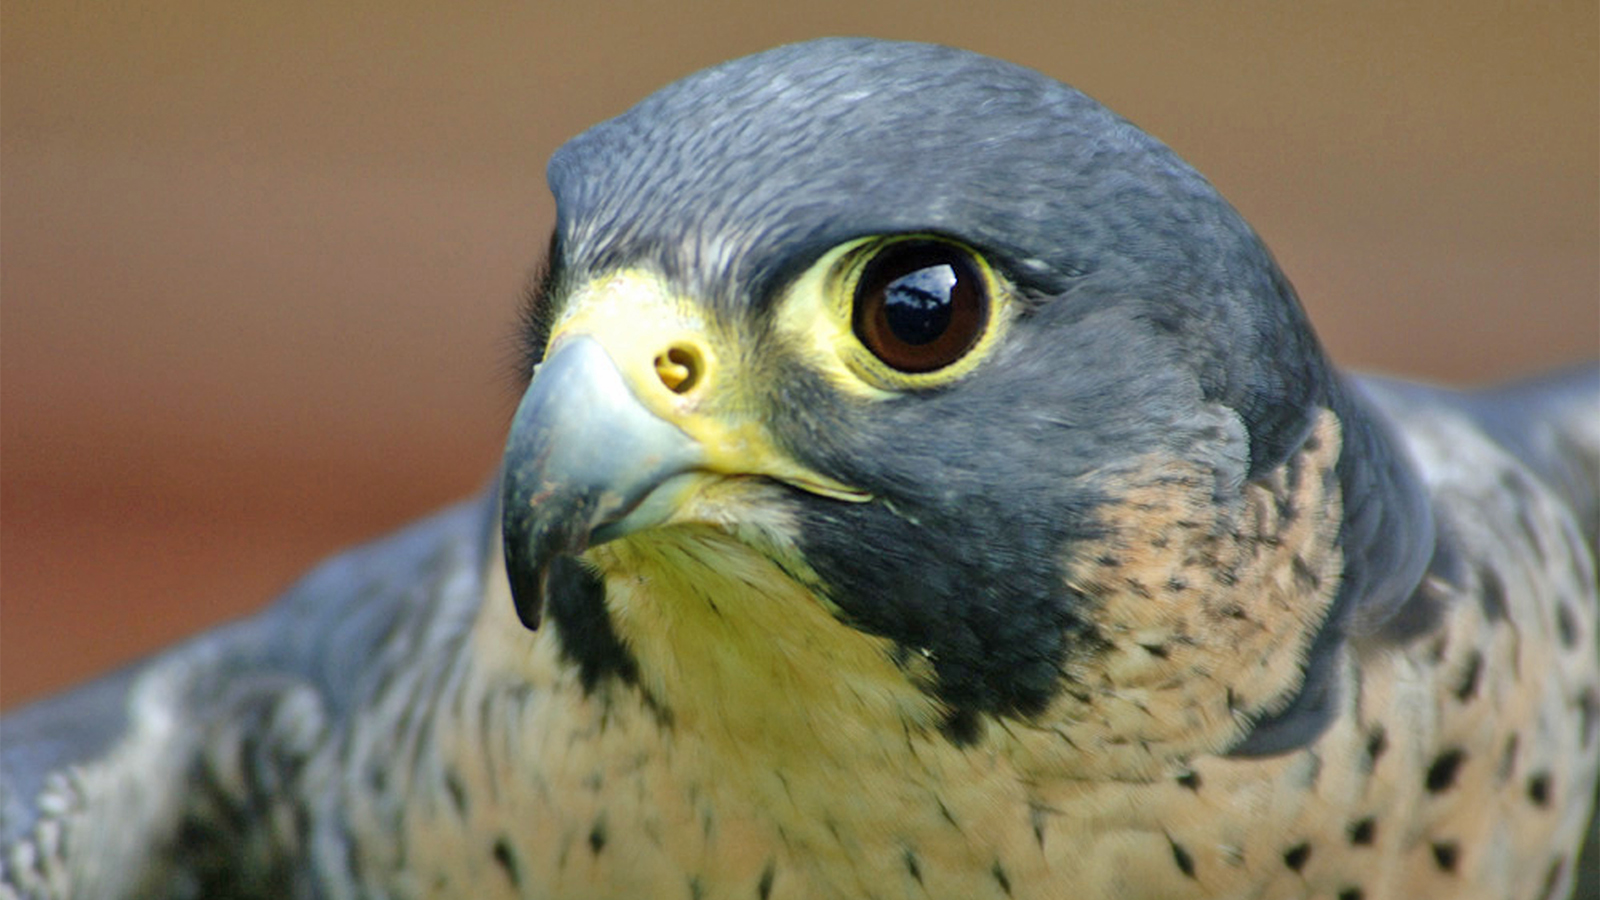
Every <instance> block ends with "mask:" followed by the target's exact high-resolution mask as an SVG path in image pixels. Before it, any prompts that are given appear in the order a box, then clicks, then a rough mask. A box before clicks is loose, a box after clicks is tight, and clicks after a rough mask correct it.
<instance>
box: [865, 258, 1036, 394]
mask: <svg viewBox="0 0 1600 900" xmlns="http://www.w3.org/2000/svg"><path fill="white" fill-rule="evenodd" d="M836 271H838V273H839V275H838V278H837V280H836V281H835V291H836V297H837V301H836V302H837V303H838V305H839V307H841V314H843V315H844V316H846V317H847V320H848V323H849V329H850V334H851V335H852V336H853V338H854V340H853V341H852V342H850V345H849V346H848V347H847V348H846V351H847V352H845V353H844V354H843V356H844V358H845V362H846V363H847V364H848V365H849V366H850V367H851V368H852V369H853V370H855V371H856V373H857V374H858V375H859V376H861V377H862V378H864V379H865V380H867V381H868V382H870V383H872V384H874V385H875V386H877V387H880V388H885V389H889V390H914V389H918V388H926V387H934V386H937V385H940V384H944V383H947V382H949V381H951V380H953V379H955V378H957V377H959V376H961V375H963V374H965V373H966V372H967V371H969V370H970V369H971V368H972V367H973V366H974V365H976V364H977V362H978V361H979V360H980V359H981V358H982V357H983V355H984V351H986V350H987V349H988V348H989V346H990V345H991V344H992V343H993V339H994V337H995V334H996V332H997V331H998V329H997V327H996V326H997V325H999V324H1002V320H1003V319H1004V316H1003V312H1004V307H1005V304H1004V303H1003V301H1004V298H1005V294H1004V292H1003V291H1002V290H1001V288H1000V284H999V281H998V279H997V278H996V277H995V275H994V272H993V271H992V270H991V269H990V268H989V266H988V264H987V263H986V262H985V261H984V260H983V258H982V257H981V256H979V255H978V254H977V253H975V252H973V251H972V250H970V249H968V248H967V247H965V246H963V245H961V244H959V243H956V242H955V241H951V240H949V239H946V238H942V237H937V236H933V235H899V236H895V237H892V238H884V239H878V240H870V241H866V242H864V243H862V244H859V245H857V246H855V247H853V248H852V249H851V251H850V252H848V253H846V254H844V255H843V257H842V258H841V259H840V262H839V267H838V269H837V270H836ZM846 304H848V305H846Z"/></svg>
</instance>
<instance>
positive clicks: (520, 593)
mask: <svg viewBox="0 0 1600 900" xmlns="http://www.w3.org/2000/svg"><path fill="white" fill-rule="evenodd" d="M545 571H546V570H545V568H544V567H543V566H540V567H538V568H536V569H535V568H529V567H527V566H507V567H506V577H507V579H508V580H509V581H510V582H511V602H512V604H513V605H514V606H515V607H516V609H517V618H518V619H520V620H521V621H522V625H523V627H524V628H527V629H528V630H529V631H538V630H539V621H540V619H541V618H542V617H543V614H544V594H545Z"/></svg>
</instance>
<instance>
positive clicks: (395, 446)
mask: <svg viewBox="0 0 1600 900" xmlns="http://www.w3.org/2000/svg"><path fill="white" fill-rule="evenodd" d="M578 6H579V4H566V5H564V6H563V5H561V4H540V5H536V4H532V3H527V4H517V5H514V4H510V3H503V2H496V3H485V2H469V3H466V4H459V5H451V4H437V3H414V2H396V0H387V2H381V3H378V2H359V0H358V2H345V3H333V4H325V3H319V2H310V0H278V2H272V3H253V2H252V3H222V4H218V3H210V2H198V0H162V2H155V0H134V2H120V3H112V2H109V0H89V2H83V3H74V4H50V3H32V4H23V3H19V2H16V0H11V2H9V3H7V4H6V7H5V10H4V26H3V31H0V91H3V96H0V512H3V515H0V609H3V618H0V704H4V705H11V704H14V703H17V702H20V701H23V700H26V699H28V698H30V697H33V696H36V695H38V694H39V693H40V692H42V691H45V690H48V689H51V688H54V687H59V686H61V685H62V684H64V683H67V682H70V681H72V680H76V679H80V678H83V677H85V676H87V675H89V674H91V673H93V672H96V671H100V670H103V669H104V668H106V667H108V666H111V665H114V664H117V663H120V662H123V661H126V660H129V659H131V658H133V657H135V656H137V655H139V654H142V653H145V652H148V651H149V650H151V649H153V648H155V647H158V646H160V645H162V644H164V643H167V642H170V641H172V640H174V639H176V638H178V637H180V636H182V635H184V634H187V633H189V632H192V631H194V630H196V629H198V628H201V627H203V626H205V625H207V624H210V623H214V622H217V621H219V620H223V619H226V618H230V617H233V616H237V615H240V614H243V613H246V612H248V611H250V610H253V609H256V608H258V607H259V606H261V605H262V604H263V603H264V602H266V600H267V599H268V598H269V597H271V596H272V595H273V594H274V593H275V592H277V591H278V590H279V589H281V588H282V587H283V586H285V585H286V584H287V583H288V582H289V581H290V580H291V579H292V578H293V577H294V576H295V575H296V574H297V573H299V572H300V571H302V570H303V569H304V568H305V567H306V566H307V565H309V564H311V563H312V562H314V561H315V560H316V559H317V558H319V557H321V556H323V555H325V554H326V553H327V552H329V551H332V550H334V549H336V548H338V547H340V546H342V545H345V544H347V543H350V542H352V541H356V540H360V539H363V538H366V537H370V536H372V535H375V534H377V533H379V532H381V531H383V530H385V529H388V528H390V527H392V526H395V525H397V524H399V523H401V522H403V521H405V520H407V519H410V518H413V517H415V516H417V515H419V514H421V513H424V512H426V511H427V510H429V509H432V508H434V507H436V506H438V505H440V504H442V503H445V502H447V501H449V500H450V499H452V498H455V497H458V496H461V495H463V494H465V493H467V492H469V491H472V490H474V489H476V488H477V487H478V486H479V485H481V484H482V483H483V482H484V479H485V478H486V476H487V475H488V473H489V472H490V471H491V469H492V466H493V465H494V461H495V457H496V454H497V451H498V446H499V442H500V436H501V429H502V427H503V425H504V423H505V422H506V421H507V419H508V417H509V414H510V411H511V410H512V409H513V407H514V403H515V397H514V396H513V395H512V392H511V387H510V379H509V377H508V375H507V368H508V367H507V361H508V356H509V346H510V344H509V335H510V326H511V323H512V321H513V318H514V309H515V307H516V304H517V298H518V293H519V289H520V285H521V282H522V279H523V277H524V273H525V272H526V270H527V269H528V268H529V266H530V265H531V264H532V263H533V262H534V261H535V259H536V257H537V256H538V254H539V252H540V250H541V248H542V246H543V242H544V240H545V236H546V230H547V228H548V226H549V223H550V221H551V215H552V210H551V203H550V199H549V197H548V195H547V194H546V192H545V190H544V183H543V166H544V161H545V159H546V157H547V156H548V155H549V153H550V152H551V151H552V150H553V149H554V148H555V147H556V146H557V145H558V144H560V143H561V142H562V141H563V140H564V139H565V138H567V137H569V136H571V135H572V134H574V133H576V132H577V131H579V130H581V129H582V128H583V127H585V126H586V125H589V124H591V123H593V122H595V121H598V120H599V119H602V118H604V117H607V116H610V115H612V114H615V113H617V112H620V111H621V110H622V109H624V108H625V107H626V106H628V105H629V104H630V103H632V102H633V101H634V100H636V99H638V98H639V97H641V96H643V95H644V94H645V93H647V92H648V91H650V90H651V89H653V88H655V87H657V86H660V85H662V84H664V83H666V82H667V81H670V80H672V79H673V78H675V77H677V76H680V75H683V74H685V73H688V72H690V71H692V70H695V69H698V68H700V67H702V66H705V65H708V64H711V63H715V62H718V61H721V60H723V59H727V58H730V57H733V56H736V55H741V54H744V53H747V52H752V51H755V50H759V49H762V48H765V47H768V46H770V45H773V44H777V43H782V42H787V41H792V40H798V39H803V38H807V37H813V36H819V35H824V34H834V33H860V34H873V35H881V36H888V37H905V38H918V39H924V40H932V41H939V42H944V43H954V44H959V45H964V46H967V47H970V48H972V49H976V50H980V51H983V52H987V53H990V54H994V55H998V56H1003V57H1006V58H1009V59H1012V60H1015V61H1018V62H1022V63H1025V64H1027V65H1031V66H1034V67H1036V68H1039V69H1042V70H1043V71H1045V72H1048V73H1050V74H1052V75H1054V76H1056V77H1059V78H1061V79H1063V80H1065V81H1068V82H1070V83H1073V84H1075V85H1077V86H1078V87H1081V88H1083V89H1084V90H1086V91H1088V92H1089V93H1090V94H1092V95H1094V96H1096V97H1098V98H1099V99H1101V100H1102V101H1104V102H1106V103H1108V104H1109V105H1111V106H1112V107H1113V108H1115V109H1117V110H1118V111H1120V112H1122V113H1123V114H1124V115H1126V116H1128V117H1130V118H1132V119H1133V120H1134V121H1135V122H1138V123H1139V124H1141V125H1143V126H1144V127H1145V128H1146V129H1148V130H1150V131H1151V132H1153V133H1154V134H1156V135H1157V136H1159V137H1161V138H1163V139H1164V140H1166V141H1167V142H1168V143H1170V144H1172V145H1173V146H1175V147H1176V148H1177V149H1178V151H1179V152H1180V153H1182V154H1183V155H1184V156H1186V157H1187V158H1188V159H1189V160H1190V161H1192V162H1193V163H1195V164H1196V165H1197V166H1198V167H1199V168H1200V169H1201V170H1202V171H1204V172H1206V173H1207V174H1208V175H1209V176H1210V177H1211V178H1212V180H1213V181H1215V182H1216V183H1217V185H1218V186H1219V187H1220V188H1221V189H1222V191H1223V193H1224V194H1226V195H1227V196H1228V197H1229V198H1230V199H1232V200H1233V202H1234V203H1235V204H1236V205H1237V206H1239V207H1240V208H1241V209H1242V210H1243V211H1244V213H1245V215H1246V216H1247V217H1248V218H1249V219H1250V220H1251V221H1253V222H1254V223H1255V224H1256V226H1257V228H1258V229H1260V231H1261V232H1262V233H1263V234H1264V235H1265V236H1266V237H1267V239H1268V241H1269V243H1271V245H1272V246H1273V248H1274V249H1275V251H1276V252H1277V254H1278V256H1279V258H1280V259H1281V260H1282V262H1283V263H1284V266H1285V267H1286V269H1287V270H1288V271H1289V274H1290V276H1291V277H1292V278H1293V279H1294V280H1295V282H1296V283H1297V285H1298V286H1299V288H1300V291H1301V293H1302V296H1303V297H1304V299H1305V301H1306V304H1307V305H1308V306H1309V307H1310V310H1311V315H1312V318H1313V319H1314V320H1315V321H1316V322H1317V323H1318V325H1319V327H1320V329H1321V332H1322V335H1323V337H1324V339H1325V340H1326V342H1327V343H1328V344H1329V345H1330V347H1331V349H1332V351H1333V353H1334V354H1335V356H1336V357H1337V358H1339V359H1340V360H1341V361H1343V362H1344V363H1346V364H1350V365H1357V366H1362V367H1367V368H1378V369H1384V370H1389V371H1393V372H1399V373H1405V374H1410V375H1417V376H1423V377H1428V378H1437V379H1450V380H1468V381H1473V380H1482V379H1488V378H1494V377H1499V376H1504V375H1509V374H1514V373H1518V372H1524V371H1529V370H1533V369H1537V368H1541V367H1544V366H1546V365H1549V364H1553V363H1557V362H1561V361H1565V360H1572V359H1577V358H1582V357H1586V356H1591V355H1594V354H1595V353H1596V352H1597V349H1600V299H1597V298H1600V270H1597V255H1600V254H1597V247H1600V234H1597V220H1600V215H1597V199H1596V198H1597V190H1600V182H1597V159H1600V146H1597V122H1600V113H1597V103H1600V80H1597V74H1600V62H1597V56H1596V44H1597V35H1600V23H1597V16H1596V10H1597V4H1595V3H1594V2H1576V3H1560V2H1557V3H1544V4H1505V3H1502V2H1499V0H1493V2H1466V3H1455V4H1388V3H1369V4H1365V5H1362V4H1349V3H1346V4H1326V5H1322V4H1319V5H1318V6H1325V7H1326V8H1325V9H1322V10H1321V11H1317V10H1315V9H1313V8H1312V5H1311V4H1284V3H1278V2H1243V3H1226V4H1223V3H1204V4H1202V3H1161V2H1146V3H1134V4H1111V3H1096V4H1087V5H1082V6H1078V7H1077V8H1073V5H1072V4H1066V3H1062V2H1060V0H1038V2H1028V3H1013V4H1010V5H1006V6H990V7H985V6H983V5H981V4H975V3H971V2H970V0H967V2H933V3H929V2H920V3H904V4H890V3H883V4H863V3H861V2H859V0H853V2H838V0H822V2H812V3H809V4H805V5H804V8H803V9H802V8H801V5H800V4H766V3H733V2H720V3H685V2H683V0H680V2H678V3H648V4H647V3H634V4H623V3H594V4H584V5H583V6H584V7H585V11H583V12H578V11H577V8H578Z"/></svg>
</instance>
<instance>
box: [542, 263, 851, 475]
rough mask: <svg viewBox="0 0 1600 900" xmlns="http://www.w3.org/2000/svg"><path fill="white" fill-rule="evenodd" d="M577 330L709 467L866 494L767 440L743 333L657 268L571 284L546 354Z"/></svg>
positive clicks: (716, 471)
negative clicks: (739, 334) (677, 287)
mask: <svg viewBox="0 0 1600 900" xmlns="http://www.w3.org/2000/svg"><path fill="white" fill-rule="evenodd" d="M578 335H585V336H588V337H590V338H592V339H594V340H595V341H596V342H598V343H599V344H600V346H601V347H602V348H604V350H605V352H606V354H607V356H609V357H610V359H611V362H612V364H613V365H615V366H616V367H617V371H618V372H619V373H620V374H621V375H622V379H623V381H624V382H625V383H626V384H627V385H628V387H629V389H630V390H631V391H632V393H633V395H634V397H635V398H636V399H637V400H638V401H639V403H640V404H641V405H643V406H644V407H645V408H646V409H648V410H649V411H650V412H651V413H653V414H654V415H656V416H657V417H659V418H661V419H663V420H665V421H667V422H671V423H672V424H673V425H676V426H677V427H678V428H680V429H682V430H683V432H684V433H685V434H687V435H689V436H690V437H691V438H693V439H695V441H696V442H698V443H699V444H700V445H701V447H702V448H703V450H704V452H705V457H706V461H705V463H704V468H705V470H706V471H707V472H709V473H713V474H716V475H723V476H735V477H736V476H742V475H759V476H764V477H767V478H772V479H774V480H777V481H781V482H784V483H786V484H790V485H793V486H795V487H798V488H801V489H802V490H806V491H810V492H812V493H815V494H820V495H822V496H825V497H832V498H834V499H838V500H849V501H855V502H862V501H866V500H869V499H871V497H870V495H868V494H866V493H865V492H863V491H860V490H857V489H855V488H853V487H851V486H850V485H847V484H843V483H841V482H838V481H835V480H834V479H831V478H829V477H827V476H825V475H822V474H821V473H818V472H815V471H813V470H811V469H809V468H807V467H805V466H803V465H801V464H800V463H798V462H796V461H795V460H794V459H793V458H791V457H790V456H789V455H788V454H786V453H783V452H782V451H781V450H779V449H778V447H777V446H776V445H775V444H774V443H773V442H772V439H771V435H770V434H769V433H768V431H767V428H766V425H765V420H766V418H767V417H766V414H765V410H764V409H763V403H764V402H765V401H764V399H763V395H762V393H761V392H758V391H754V390H747V389H746V388H745V386H746V385H748V384H750V383H751V381H750V378H749V377H748V373H749V372H750V371H751V370H752V366H751V364H750V361H749V360H748V359H747V358H745V356H744V355H743V353H742V352H741V350H740V347H741V341H740V340H739V339H738V338H737V337H736V336H734V335H732V334H730V333H729V332H728V331H727V330H726V329H725V328H723V327H721V324H720V323H718V322H716V321H714V320H712V319H710V318H708V317H707V316H706V315H705V314H704V311H703V309H702V308H701V307H700V306H699V305H697V304H695V303H694V302H692V301H691V300H690V299H688V298H686V297H684V296H682V295H681V294H679V293H678V292H677V291H675V290H674V289H673V288H672V286H671V285H670V284H668V282H667V281H666V279H664V278H662V277H661V276H660V275H658V274H656V273H653V272H649V271H646V270H641V269H628V270H623V271H620V272H615V273H612V274H609V275H604V276H601V277H600V278H597V279H595V280H593V281H591V282H589V283H588V284H585V285H583V286H581V287H580V288H578V289H577V291H575V292H574V294H573V295H572V296H571V297H570V298H569V300H568V302H567V303H566V305H565V308H564V310H563V312H562V313H561V315H560V316H559V317H558V319H557V320H556V322H555V327H554V329H553V331H552V334H551V337H550V348H549V351H548V352H551V353H553V352H555V351H556V349H557V348H558V347H559V346H560V345H561V343H562V342H563V341H564V340H567V339H569V338H571V337H575V336H578Z"/></svg>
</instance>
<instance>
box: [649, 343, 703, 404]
mask: <svg viewBox="0 0 1600 900" xmlns="http://www.w3.org/2000/svg"><path fill="white" fill-rule="evenodd" d="M701 368H702V364H701V362H700V354H699V353H697V352H696V351H695V349H694V348H693V347H690V346H688V345H686V344H673V345H672V346H671V347H668V348H667V349H666V352H664V353H658V354H656V377H658V378H660V379H661V383H662V384H664V385H666V386H667V390H669V391H671V392H673V393H674V394H687V393H689V391H691V390H693V389H694V386H695V384H696V383H698V382H699V381H700V370H701Z"/></svg>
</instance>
